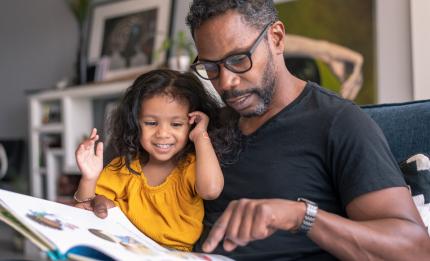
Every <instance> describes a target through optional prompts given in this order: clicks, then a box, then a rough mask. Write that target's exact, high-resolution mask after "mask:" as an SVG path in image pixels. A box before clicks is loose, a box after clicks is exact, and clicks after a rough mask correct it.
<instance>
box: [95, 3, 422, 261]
mask: <svg viewBox="0 0 430 261" xmlns="http://www.w3.org/2000/svg"><path fill="white" fill-rule="evenodd" d="M187 22H188V24H189V25H190V27H191V32H192V35H193V38H194V40H195V43H196V47H197V51H198V60H197V62H196V63H194V64H193V66H192V68H193V69H194V70H195V71H196V72H197V74H198V75H199V76H200V77H202V78H205V79H210V80H211V81H212V84H213V85H214V87H215V88H216V90H217V91H218V93H219V94H220V95H221V97H222V98H223V100H224V102H225V104H226V105H227V106H228V107H230V108H231V109H233V110H235V111H236V112H237V113H238V114H239V120H238V123H237V125H236V126H238V129H239V131H240V141H238V144H240V148H239V149H238V150H234V151H240V153H239V154H238V155H236V156H235V155H233V156H232V158H233V160H231V161H229V162H228V164H227V165H226V166H225V167H224V168H223V173H224V179H225V186H224V191H223V193H222V194H221V196H220V197H219V198H218V199H217V200H214V201H207V202H205V210H206V216H205V225H206V227H207V230H208V231H210V232H209V233H208V235H203V236H202V239H201V242H200V244H198V245H197V246H196V249H197V250H200V249H203V250H204V251H206V252H216V253H221V254H226V255H230V256H231V257H233V258H234V259H238V260H297V259H300V260H306V259H307V260H333V259H335V258H337V259H346V260H367V259H381V260H408V259H414V260H430V259H429V258H430V253H429V252H430V243H429V238H428V235H427V233H426V230H425V228H424V226H423V223H422V221H421V219H420V217H419V214H418V212H417V210H416V208H415V206H414V204H413V202H412V199H411V196H410V193H409V191H408V189H407V188H406V185H405V183H404V180H403V178H402V176H401V174H400V172H399V169H398V167H397V165H396V162H395V160H394V158H393V156H392V155H391V153H390V151H389V148H388V145H387V143H386V141H385V139H384V137H383V134H382V133H381V131H380V130H379V129H378V127H377V126H376V124H375V123H374V122H373V121H372V120H370V119H369V118H368V117H367V115H366V114H364V113H363V112H362V111H361V110H360V109H359V108H358V107H357V106H355V105H354V104H352V103H351V102H349V101H346V100H343V99H341V98H339V97H337V96H336V95H334V94H332V93H330V92H328V91H326V90H324V89H322V88H320V87H319V86H317V85H316V84H312V83H306V82H303V81H301V80H299V79H297V78H296V77H294V76H292V75H291V74H290V73H289V72H288V70H287V69H286V67H285V64H284V59H283V53H284V49H285V48H284V47H285V46H284V38H285V29H284V25H283V24H282V23H281V22H280V21H278V19H277V15H276V11H275V9H274V7H273V3H272V1H266V0H248V1H242V0H228V1H227V0H225V1H224V0H223V1H221V0H195V1H194V2H193V3H192V6H191V7H190V13H189V15H188V18H187ZM227 156H228V155H227ZM92 203H93V205H92V207H89V206H87V207H89V208H92V209H94V211H95V212H96V214H97V215H98V216H101V217H103V216H105V215H106V206H108V207H110V206H112V203H111V202H106V200H105V199H104V198H102V197H97V198H96V200H94V201H92Z"/></svg>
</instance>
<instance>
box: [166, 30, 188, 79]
mask: <svg viewBox="0 0 430 261" xmlns="http://www.w3.org/2000/svg"><path fill="white" fill-rule="evenodd" d="M161 50H165V51H169V53H170V58H169V59H168V64H167V65H168V67H169V68H170V69H173V70H178V71H187V70H188V69H189V67H190V63H191V61H192V59H193V58H194V56H195V51H194V43H193V41H192V40H190V39H189V38H188V37H187V34H186V33H185V32H184V31H178V32H177V34H176V36H175V37H173V38H167V39H166V40H164V42H163V44H162V46H161Z"/></svg>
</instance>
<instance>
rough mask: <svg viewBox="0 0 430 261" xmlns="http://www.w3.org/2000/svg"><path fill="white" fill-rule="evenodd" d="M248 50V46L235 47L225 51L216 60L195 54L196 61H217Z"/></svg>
mask: <svg viewBox="0 0 430 261" xmlns="http://www.w3.org/2000/svg"><path fill="white" fill-rule="evenodd" d="M248 51H249V47H248V48H236V49H233V50H231V51H229V52H227V53H226V54H225V55H224V56H223V57H222V58H221V59H218V60H211V59H204V58H200V56H198V55H197V58H198V61H203V62H218V61H221V60H224V59H225V58H227V57H229V56H232V55H235V54H242V53H246V52H248Z"/></svg>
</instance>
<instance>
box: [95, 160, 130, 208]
mask: <svg viewBox="0 0 430 261" xmlns="http://www.w3.org/2000/svg"><path fill="white" fill-rule="evenodd" d="M118 160H119V159H118V158H116V159H114V160H112V161H111V162H110V163H109V164H108V165H107V166H106V167H105V168H104V169H103V171H102V172H101V174H100V176H99V178H98V180H97V185H96V194H97V195H103V196H105V197H106V198H108V199H110V200H112V201H114V202H115V203H116V202H117V199H121V198H124V197H125V195H126V192H127V186H128V183H129V182H130V179H131V174H130V173H129V172H128V171H125V170H126V169H127V168H126V167H125V166H124V167H122V168H121V169H117V168H116V167H114V165H115V164H116V163H117V161H118Z"/></svg>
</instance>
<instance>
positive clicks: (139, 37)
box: [88, 0, 171, 80]
mask: <svg viewBox="0 0 430 261" xmlns="http://www.w3.org/2000/svg"><path fill="white" fill-rule="evenodd" d="M170 6H171V0H146V1H142V0H128V1H115V2H108V3H102V4H98V5H94V6H93V8H92V11H91V25H90V35H89V41H88V63H90V64H99V62H100V61H102V66H103V67H107V69H104V70H102V71H103V75H102V77H98V78H102V79H100V80H112V79H117V78H123V77H124V76H127V75H134V74H136V73H138V72H141V71H145V70H149V69H152V68H155V67H158V66H159V64H158V61H161V60H163V59H165V52H163V53H160V54H159V55H160V58H161V60H158V61H156V59H154V54H155V50H158V49H159V48H160V46H161V45H162V42H163V39H165V38H166V36H167V35H168V33H169V23H170V21H169V18H170V12H171V8H170ZM104 58H107V59H108V61H109V63H108V66H107V65H106V59H104Z"/></svg>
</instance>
